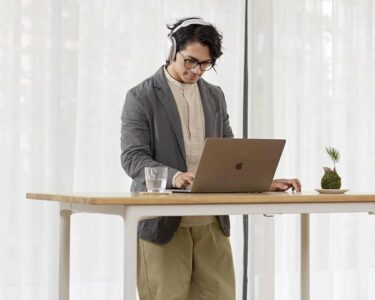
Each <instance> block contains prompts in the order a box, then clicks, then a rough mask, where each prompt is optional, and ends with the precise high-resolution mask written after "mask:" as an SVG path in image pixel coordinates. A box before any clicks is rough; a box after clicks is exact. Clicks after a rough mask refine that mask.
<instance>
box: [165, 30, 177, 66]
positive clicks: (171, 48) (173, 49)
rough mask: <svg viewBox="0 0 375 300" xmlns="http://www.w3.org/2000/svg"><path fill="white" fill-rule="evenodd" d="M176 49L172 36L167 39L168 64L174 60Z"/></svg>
mask: <svg viewBox="0 0 375 300" xmlns="http://www.w3.org/2000/svg"><path fill="white" fill-rule="evenodd" d="M176 48H177V45H176V39H175V38H174V37H173V36H171V37H168V48H167V62H170V61H172V60H174V59H175V57H176Z"/></svg>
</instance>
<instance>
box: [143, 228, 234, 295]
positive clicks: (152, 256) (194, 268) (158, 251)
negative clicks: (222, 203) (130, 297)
mask: <svg viewBox="0 0 375 300" xmlns="http://www.w3.org/2000/svg"><path fill="white" fill-rule="evenodd" d="M138 294H139V299H140V300H235V281H234V268H233V259H232V250H231V247H230V243H229V238H228V237H226V236H225V235H224V234H223V232H222V231H221V228H220V224H219V223H218V222H214V223H211V224H209V225H204V226H196V227H179V228H178V229H177V232H176V235H175V236H174V237H173V239H172V240H171V241H170V242H169V243H167V244H163V245H159V244H154V243H150V242H147V241H144V240H141V239H139V240H138Z"/></svg>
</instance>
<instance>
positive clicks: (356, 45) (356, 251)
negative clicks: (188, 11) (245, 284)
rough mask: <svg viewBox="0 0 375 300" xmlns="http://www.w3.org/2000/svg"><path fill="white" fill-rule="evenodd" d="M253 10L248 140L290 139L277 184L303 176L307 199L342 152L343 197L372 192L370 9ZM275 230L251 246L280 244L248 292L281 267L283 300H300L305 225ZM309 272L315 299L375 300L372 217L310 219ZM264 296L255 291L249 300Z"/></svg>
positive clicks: (374, 108)
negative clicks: (271, 265) (334, 154)
mask: <svg viewBox="0 0 375 300" xmlns="http://www.w3.org/2000/svg"><path fill="white" fill-rule="evenodd" d="M251 3H252V4H251V6H250V15H251V25H250V27H251V49H250V52H251V58H252V59H251V61H252V63H251V70H252V72H251V75H252V76H251V79H250V83H251V105H250V111H249V113H250V120H251V124H250V132H251V135H252V136H258V137H275V138H286V139H287V144H286V148H285V151H284V154H283V157H282V160H281V164H280V167H279V170H278V174H277V175H278V177H291V176H293V177H294V176H296V177H299V178H300V179H301V181H302V184H303V188H304V189H305V190H313V189H314V188H319V187H320V178H321V176H322V175H323V169H322V167H323V166H332V163H331V162H330V161H329V159H328V156H327V154H326V153H325V150H324V148H325V146H335V147H337V148H338V149H339V150H340V152H341V155H342V159H341V161H340V162H339V164H338V165H337V169H338V172H339V174H340V175H341V176H342V187H343V188H348V189H350V190H351V191H354V192H370V191H372V192H374V190H375V187H374V183H373V182H374V178H375V157H374V155H373V153H375V121H374V118H373V114H374V112H375V42H374V41H375V39H374V37H375V6H374V4H373V1H371V0H358V1H357V0H356V1H338V0H320V1H317V0H288V1H281V0H273V1H271V0H266V1H264V0H254V1H252V2H251ZM274 220H275V227H273V226H271V225H266V226H265V225H264V224H263V223H264V219H261V220H255V221H254V222H253V225H254V228H255V230H253V233H254V234H253V236H252V238H253V239H252V242H253V243H254V242H256V240H257V239H258V238H259V232H261V233H262V235H264V234H269V235H270V236H271V237H270V239H272V235H273V233H274V234H275V238H276V240H275V243H274V245H273V246H274V248H275V256H274V257H273V256H272V253H271V254H270V253H268V254H267V253H266V254H264V255H262V253H260V256H258V257H257V256H256V257H255V261H253V264H254V266H253V268H252V270H253V272H254V273H252V275H253V277H252V278H251V283H252V284H253V285H254V286H255V287H256V286H257V280H258V278H262V276H263V275H264V273H265V272H266V270H267V264H266V263H267V261H268V260H271V261H272V260H275V262H276V267H275V271H276V274H277V278H276V282H275V286H276V295H277V297H276V299H285V300H292V299H299V296H300V291H299V275H300V274H299V267H300V265H299V259H300V257H299V217H297V216H287V215H284V216H276V217H275V218H274ZM268 222H269V221H268ZM270 239H269V240H270ZM255 250H256V249H255ZM256 253H257V252H256ZM311 269H312V273H311V297H312V299H319V300H321V299H327V300H331V299H340V300H343V299H346V300H349V299H350V300H351V299H360V300H363V299H375V218H374V216H371V215H366V214H341V215H338V214H337V215H335V214H332V215H314V216H312V217H311ZM254 282H255V283H254ZM265 293H266V291H265V290H262V289H260V290H257V289H252V290H250V291H249V294H250V299H263V297H262V295H265Z"/></svg>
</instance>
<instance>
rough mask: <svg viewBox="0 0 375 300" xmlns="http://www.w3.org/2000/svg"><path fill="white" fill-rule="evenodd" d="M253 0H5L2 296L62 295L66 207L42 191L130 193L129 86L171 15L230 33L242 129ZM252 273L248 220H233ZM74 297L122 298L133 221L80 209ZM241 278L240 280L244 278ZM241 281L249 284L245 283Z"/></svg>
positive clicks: (232, 86) (1, 30)
mask: <svg viewBox="0 0 375 300" xmlns="http://www.w3.org/2000/svg"><path fill="white" fill-rule="evenodd" d="M243 10H244V3H243V1H231V2H228V1H215V3H214V4H213V2H212V1H209V0H204V1H202V0H196V1H189V2H185V3H182V2H180V1H172V0H170V1H153V0H148V1H145V0H144V1H137V0H127V1H124V0H121V1H119V0H111V1H100V0H97V1H88V0H81V1H78V0H51V1H31V0H29V1H28V0H22V1H21V0H14V1H13V0H12V1H1V2H0V170H1V172H0V188H1V200H2V201H1V207H0V266H1V267H0V299H6V300H14V299H17V300H18V299H22V300H24V299H27V300H29V299H36V300H41V299H46V300H51V299H57V291H58V290H57V274H58V258H57V256H56V255H57V251H58V234H59V231H58V206H57V204H54V203H45V202H42V201H40V202H32V201H30V200H26V199H25V193H26V192H27V191H35V192H38V191H39V192H62V193H69V192H80V191H84V192H122V191H123V192H125V191H128V190H129V186H130V185H129V183H130V179H129V178H128V177H127V176H126V175H125V174H124V172H123V171H122V168H121V166H120V144H119V140H120V115H121V110H122V105H123V101H124V98H125V94H126V91H127V90H128V89H129V88H130V87H132V86H134V85H135V84H137V83H139V82H140V81H141V80H143V79H145V78H146V77H148V76H150V75H152V74H153V73H154V72H155V71H156V70H157V68H159V66H160V65H161V64H162V63H163V62H164V45H165V41H166V34H167V30H166V28H165V24H166V23H168V22H173V21H175V20H176V19H178V18H181V17H185V16H196V15H198V16H202V17H204V18H206V19H207V20H209V21H211V22H213V23H214V24H216V25H217V27H218V28H219V29H220V30H221V31H222V32H223V34H224V47H225V49H224V53H225V54H224V56H223V58H222V59H220V61H219V63H218V67H217V74H216V73H215V72H214V71H212V72H211V73H210V74H206V78H207V79H208V80H209V81H211V82H213V83H215V84H218V85H220V86H221V87H222V88H223V90H224V91H225V93H226V96H227V101H228V106H229V113H230V115H231V121H232V127H233V129H234V132H235V134H236V135H237V136H241V128H242V127H241V124H242V111H241V102H242V96H241V95H242V80H241V78H242V72H243V63H242V56H243V51H242V49H243V34H244V33H243ZM232 221H233V222H232V229H233V238H232V242H233V248H234V250H235V252H236V253H238V255H237V256H236V257H235V259H236V266H237V272H238V278H241V255H242V252H241V249H242V234H241V224H242V223H241V218H233V220H232ZM72 228H73V230H72V243H71V251H72V256H71V264H72V267H71V284H72V286H71V299H91V300H96V299H121V295H122V281H121V280H122V272H123V267H122V266H123V259H122V249H123V242H122V238H123V235H122V221H121V220H120V219H119V218H116V217H108V216H101V215H82V214H81V215H75V216H74V217H73V224H72ZM239 283H241V281H239ZM239 289H240V285H239Z"/></svg>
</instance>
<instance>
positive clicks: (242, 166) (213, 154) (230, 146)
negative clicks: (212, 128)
mask: <svg viewBox="0 0 375 300" xmlns="http://www.w3.org/2000/svg"><path fill="white" fill-rule="evenodd" d="M284 145H285V140H277V139H231V138H208V139H207V140H206V143H205V146H204V149H203V153H202V156H201V159H200V161H199V165H198V169H197V172H196V174H195V178H194V182H193V184H192V186H191V189H189V190H188V189H187V190H172V191H173V192H192V193H246V192H265V191H268V190H269V187H270V185H271V182H272V180H273V177H274V175H275V172H276V168H277V165H278V164H279V160H280V157H281V153H282V151H283V149H284Z"/></svg>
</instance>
